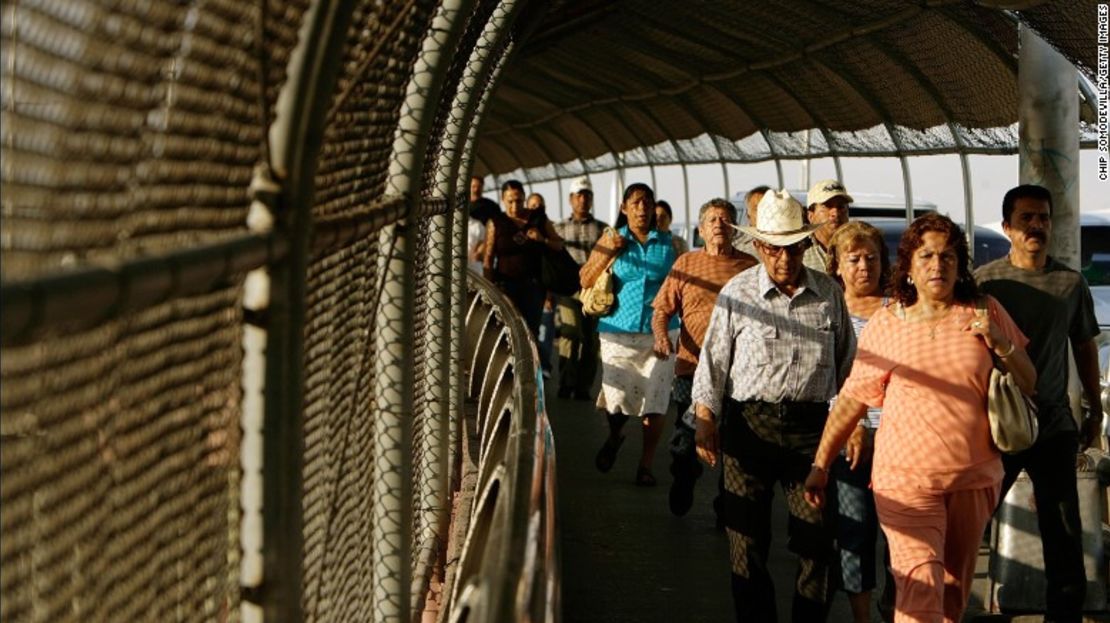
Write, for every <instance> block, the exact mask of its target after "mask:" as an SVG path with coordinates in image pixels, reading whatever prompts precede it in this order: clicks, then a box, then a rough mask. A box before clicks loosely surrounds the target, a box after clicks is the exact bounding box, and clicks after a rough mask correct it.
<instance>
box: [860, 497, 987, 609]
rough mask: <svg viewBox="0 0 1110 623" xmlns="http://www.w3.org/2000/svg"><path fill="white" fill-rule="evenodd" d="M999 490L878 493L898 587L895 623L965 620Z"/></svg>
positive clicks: (881, 523) (891, 562)
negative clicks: (985, 535)
mask: <svg viewBox="0 0 1110 623" xmlns="http://www.w3.org/2000/svg"><path fill="white" fill-rule="evenodd" d="M998 491H999V486H998V485H994V486H992V487H986V488H984V489H972V490H968V491H951V492H944V491H927V490H882V491H876V492H875V508H876V510H877V511H878V515H879V525H881V526H882V528H883V533H884V534H885V535H886V540H887V542H888V543H889V544H890V564H891V568H892V569H893V571H894V586H895V588H896V589H897V590H896V591H895V603H894V622H895V623H938V622H939V621H944V622H945V623H959V621H960V618H961V617H962V615H963V612H964V608H966V607H967V599H968V594H969V592H970V591H971V580H972V577H973V576H974V574H975V559H976V556H977V554H978V551H979V544H980V543H981V542H982V540H983V531H984V530H985V529H986V527H987V522H988V521H990V517H991V513H993V512H994V508H995V505H996V504H997V503H998Z"/></svg>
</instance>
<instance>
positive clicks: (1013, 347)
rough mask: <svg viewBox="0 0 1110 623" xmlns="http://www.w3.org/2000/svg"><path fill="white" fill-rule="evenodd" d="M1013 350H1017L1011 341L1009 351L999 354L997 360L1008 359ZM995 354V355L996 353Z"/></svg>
mask: <svg viewBox="0 0 1110 623" xmlns="http://www.w3.org/2000/svg"><path fill="white" fill-rule="evenodd" d="M1015 348H1017V344H1015V343H1014V342H1013V341H1012V340H1011V341H1010V350H1008V351H1006V352H1005V353H1003V354H1001V355H998V358H999V359H1005V358H1007V357H1009V356H1010V355H1012V354H1014V349H1015ZM996 354H997V353H996Z"/></svg>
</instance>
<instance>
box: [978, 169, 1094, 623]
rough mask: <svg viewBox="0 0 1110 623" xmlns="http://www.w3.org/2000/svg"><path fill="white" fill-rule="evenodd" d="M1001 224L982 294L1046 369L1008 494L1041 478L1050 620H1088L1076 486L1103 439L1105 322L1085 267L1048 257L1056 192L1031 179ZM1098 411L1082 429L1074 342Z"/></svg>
mask: <svg viewBox="0 0 1110 623" xmlns="http://www.w3.org/2000/svg"><path fill="white" fill-rule="evenodd" d="M1002 230H1003V231H1004V232H1005V233H1006V235H1007V236H1008V237H1009V238H1010V244H1011V246H1010V254H1009V255H1008V256H1007V257H1004V258H1001V259H998V260H995V261H993V262H991V263H989V264H987V265H985V266H983V267H981V268H980V269H979V270H977V271H976V272H975V277H976V279H977V280H978V281H979V284H980V287H981V289H982V291H983V292H984V293H986V294H990V295H991V296H993V297H995V298H996V299H998V301H999V302H1000V303H1002V306H1003V307H1005V308H1006V311H1007V312H1009V314H1010V316H1012V317H1013V319H1014V322H1016V323H1017V325H1018V327H1020V328H1021V330H1022V332H1024V333H1025V335H1026V336H1027V337H1028V338H1029V345H1028V346H1027V347H1026V350H1027V352H1028V353H1029V357H1030V358H1031V359H1032V360H1033V364H1034V365H1035V366H1036V368H1037V394H1036V398H1035V400H1036V403H1037V420H1038V424H1039V427H1040V433H1039V435H1038V437H1037V441H1036V443H1035V444H1033V447H1031V448H1029V449H1028V450H1025V451H1024V452H1020V453H1018V454H1013V455H1003V456H1002V463H1003V465H1004V466H1005V468H1006V475H1005V478H1004V479H1003V481H1002V494H1001V497H1000V499H1002V498H1004V497H1005V496H1006V492H1007V491H1008V490H1009V488H1010V486H1011V485H1013V483H1014V480H1015V479H1016V478H1017V476H1018V473H1019V472H1021V470H1022V469H1025V471H1026V472H1027V473H1028V474H1029V478H1030V480H1031V481H1032V483H1033V496H1034V499H1035V500H1036V504H1037V523H1038V525H1039V526H1040V530H1041V540H1042V546H1043V548H1044V563H1045V582H1046V593H1047V594H1046V605H1047V611H1046V613H1045V614H1046V616H1045V621H1054V622H1075V623H1078V622H1079V621H1080V620H1081V618H1082V614H1081V610H1082V607H1083V600H1084V596H1085V593H1086V587H1087V580H1086V577H1085V575H1084V570H1083V544H1082V535H1083V531H1082V528H1081V526H1080V520H1079V496H1078V493H1077V491H1076V476H1075V459H1076V450H1077V449H1085V448H1087V447H1088V446H1090V445H1091V444H1092V443H1093V442H1095V441H1096V439H1097V435H1098V434H1099V433H1100V431H1101V426H1102V403H1101V400H1100V398H1099V392H1100V390H1099V382H1098V376H1099V367H1098V348H1097V346H1096V345H1095V341H1094V337H1095V336H1096V335H1098V332H1099V329H1098V323H1097V321H1096V319H1095V315H1094V303H1093V301H1092V299H1091V291H1090V289H1089V288H1088V286H1087V282H1086V281H1085V280H1084V279H1083V276H1082V275H1080V274H1079V273H1078V272H1077V271H1074V270H1072V269H1070V268H1068V267H1067V266H1064V265H1063V264H1061V263H1060V262H1058V261H1056V260H1055V259H1053V258H1051V257H1049V255H1048V246H1049V240H1051V237H1052V236H1051V235H1052V195H1051V194H1050V193H1049V191H1048V190H1047V189H1045V188H1043V187H1041V186H1033V185H1022V186H1018V187H1016V188H1013V189H1011V190H1010V191H1009V192H1007V193H1006V196H1005V198H1004V199H1003V200H1002ZM1069 341H1070V342H1071V346H1072V350H1073V351H1074V353H1075V364H1076V367H1077V369H1078V370H1079V379H1080V382H1081V383H1082V385H1083V392H1084V394H1085V395H1086V398H1087V401H1088V403H1089V404H1090V411H1089V412H1088V414H1087V417H1086V418H1085V419H1084V420H1083V422H1082V423H1081V424H1080V425H1079V426H1078V427H1077V426H1076V422H1075V419H1074V418H1073V417H1072V414H1071V407H1070V404H1069V401H1068V396H1067V386H1068V361H1067V357H1068V343H1069Z"/></svg>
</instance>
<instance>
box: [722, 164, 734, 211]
mask: <svg viewBox="0 0 1110 623" xmlns="http://www.w3.org/2000/svg"><path fill="white" fill-rule="evenodd" d="M721 179H723V180H724V181H725V200H726V201H732V189H731V188H730V187H729V186H730V185H729V183H728V165H727V164H725V161H724V160H722V161H721Z"/></svg>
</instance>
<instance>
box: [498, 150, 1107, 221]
mask: <svg viewBox="0 0 1110 623" xmlns="http://www.w3.org/2000/svg"><path fill="white" fill-rule="evenodd" d="M1097 158H1098V152H1096V151H1094V150H1089V149H1088V150H1082V151H1081V152H1080V180H1079V201H1080V212H1081V213H1086V212H1099V211H1101V212H1110V182H1108V181H1099V179H1098V177H1097V171H1096V165H1097ZM908 161H909V164H910V174H911V185H912V187H913V195H914V197H916V198H918V199H921V200H925V201H929V202H932V203H934V204H936V205H937V209H938V210H939V211H940V212H942V213H945V214H947V215H948V216H950V217H952V219H953V220H954V221H956V222H958V223H960V224H966V218H965V211H964V191H963V180H962V176H961V173H960V160H959V157H958V156H956V155H943V156H917V157H911V158H909V159H908ZM969 166H970V168H971V178H972V203H973V206H974V208H973V209H974V219H975V223H976V224H977V225H985V224H991V223H997V222H998V221H999V220H1001V202H1002V196H1003V195H1004V194H1005V192H1006V191H1007V190H1008V189H1010V188H1011V187H1013V186H1015V185H1017V183H1018V157H1017V156H1016V155H1014V156H970V157H969ZM727 169H728V176H729V192H730V194H732V195H735V194H736V193H738V192H739V193H743V192H744V191H746V190H747V189H749V188H751V187H753V186H757V185H760V184H767V185H770V186H775V185H777V184H776V182H777V179H776V177H777V176H776V173H775V165H774V163H772V162H762V163H754V164H729V165H727ZM841 170H842V171H843V174H844V176H843V179H842V180H841V181H842V182H843V183H844V185H845V187H846V188H847V189H848V192H849V193H852V192H857V193H885V194H890V195H894V196H895V197H896V198H898V199H901V198H902V197H903V196H904V189H903V184H902V170H901V166H900V165H899V163H898V159H896V158H841ZM687 173H688V176H689V188H690V213H691V215H692V220H696V218H697V217H696V215H697V210H698V207H699V206H701V204H703V203H705V202H706V201H707V200H709V199H711V198H713V197H718V196H723V195H724V193H725V187H724V173H723V171H722V167H721V165H719V164H709V165H690V166H688V167H687ZM809 175H810V177H809V179H810V180H812V181H817V180H820V179H825V178H832V177H835V176H836V175H835V168H834V166H833V161H832V159H831V158H821V159H817V160H814V161H812V164H811V168H810V173H809ZM590 179H591V182H592V183H593V186H594V214H595V215H596V216H597V217H598V218H601V219H602V220H606V221H607V222H610V223H612V222H613V221H614V220H615V218H616V217H615V215H616V209H617V208H616V205H615V203H614V201H615V197H614V195H615V194H616V192H617V191H616V188H615V183H614V182H615V180H616V174H615V172H612V171H610V172H606V173H599V174H591V175H590ZM624 179H625V183H631V182H638V181H642V182H646V183H648V184H651V172H650V170H649V169H648V168H647V167H637V168H631V169H626V170H625V175H624ZM783 179H784V181H785V182H786V186H787V188H788V189H790V190H792V191H793V190H797V189H801V191H802V192H801V193H799V194H797V195H796V198H797V199H798V200H799V201H801V202H802V203H804V202H805V196H804V191H805V188H803V181H804V167H803V165H802V164H801V163H800V162H795V161H785V162H784V163H783ZM655 181H656V184H655V191H656V196H657V198H659V199H666V200H667V201H668V202H670V204H671V206H672V209H673V210H674V214H675V219H674V220H675V226H680V225H681V224H682V223H683V222H685V220H686V219H685V218H684V214H685V209H686V198H685V197H684V192H683V182H682V170H681V167H678V166H658V167H656V168H655ZM569 183H570V180H564V181H563V190H564V193H563V194H565V191H566V190H567V188H568V186H569ZM491 186H492V184H491V183H489V182H487V190H488V192H487V193H486V194H487V196H489V197H490V198H492V199H495V200H496V199H497V192H496V191H495V190H493V189H491V188H490V187H491ZM525 189H526V190H527V191H528V192H529V193H532V192H538V193H540V194H542V195H544V199H545V201H546V203H547V206H548V209H547V212H548V215H549V216H550V217H552V218H554V219H556V220H560V219H561V218H565V217H566V216H568V215H569V214H570V206H569V205H568V204H567V198H566V197H565V196H560V193H559V192H558V186H557V184H556V183H555V182H546V183H540V184H532V185H530V186H529V185H528V184H525ZM799 195H800V196H799Z"/></svg>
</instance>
